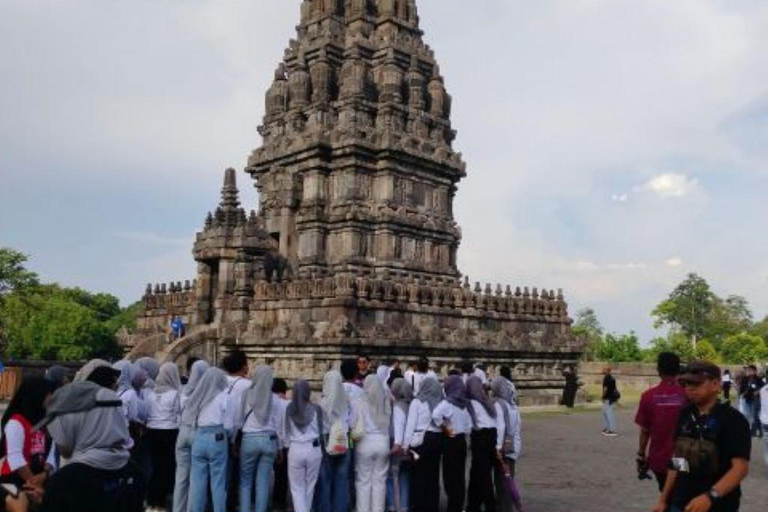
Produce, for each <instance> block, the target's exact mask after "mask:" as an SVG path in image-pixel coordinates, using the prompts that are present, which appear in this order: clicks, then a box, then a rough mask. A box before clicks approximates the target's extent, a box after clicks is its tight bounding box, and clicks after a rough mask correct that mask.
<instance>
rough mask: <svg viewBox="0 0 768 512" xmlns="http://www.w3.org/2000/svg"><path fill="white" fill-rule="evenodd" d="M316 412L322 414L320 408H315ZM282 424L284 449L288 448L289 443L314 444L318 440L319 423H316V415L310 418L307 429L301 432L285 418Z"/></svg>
mask: <svg viewBox="0 0 768 512" xmlns="http://www.w3.org/2000/svg"><path fill="white" fill-rule="evenodd" d="M317 412H318V413H320V414H322V411H321V410H320V408H319V407H318V408H317ZM283 423H284V425H285V426H284V429H283V431H284V434H283V442H284V443H285V447H286V448H288V447H289V446H290V444H291V443H314V442H315V441H318V440H319V439H320V430H319V422H318V421H317V415H315V417H314V418H312V421H310V422H309V425H307V428H306V429H304V432H302V431H301V430H300V429H299V427H297V426H296V424H295V423H294V422H293V421H291V419H290V418H288V417H287V416H286V418H285V421H284V422H283Z"/></svg>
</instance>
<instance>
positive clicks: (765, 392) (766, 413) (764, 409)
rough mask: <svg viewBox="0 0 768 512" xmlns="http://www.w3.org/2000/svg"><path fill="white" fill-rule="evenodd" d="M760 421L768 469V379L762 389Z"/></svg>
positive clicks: (765, 461) (764, 456) (766, 467)
mask: <svg viewBox="0 0 768 512" xmlns="http://www.w3.org/2000/svg"><path fill="white" fill-rule="evenodd" d="M759 396H760V423H762V424H763V462H764V463H765V469H766V471H768V381H766V383H765V384H764V385H763V387H762V389H760V393H759Z"/></svg>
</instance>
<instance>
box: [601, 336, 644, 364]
mask: <svg viewBox="0 0 768 512" xmlns="http://www.w3.org/2000/svg"><path fill="white" fill-rule="evenodd" d="M595 356H596V358H597V360H598V361H607V362H612V363H623V362H636V361H642V360H643V352H642V350H641V349H640V342H639V340H638V338H637V335H636V334H635V333H634V332H631V333H629V334H622V335H617V334H606V335H605V336H604V337H603V338H602V340H601V341H600V342H599V343H598V344H597V345H596V347H595Z"/></svg>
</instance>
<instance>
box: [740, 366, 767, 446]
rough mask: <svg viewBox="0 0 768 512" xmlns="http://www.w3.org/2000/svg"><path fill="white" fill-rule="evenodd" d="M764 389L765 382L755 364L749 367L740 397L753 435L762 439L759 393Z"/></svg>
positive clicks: (743, 380)
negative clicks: (758, 373)
mask: <svg viewBox="0 0 768 512" xmlns="http://www.w3.org/2000/svg"><path fill="white" fill-rule="evenodd" d="M762 387H763V380H762V379H761V378H760V377H759V376H758V375H757V367H756V366H755V365H753V364H751V365H749V366H747V371H746V375H745V377H744V378H743V379H742V380H741V385H740V387H739V395H740V396H741V399H742V401H743V404H744V407H743V410H742V412H743V414H744V417H745V418H747V421H748V422H749V427H750V431H751V433H752V435H754V436H755V437H762V435H763V426H762V424H761V423H760V418H759V416H760V400H759V398H758V393H759V392H760V388H762Z"/></svg>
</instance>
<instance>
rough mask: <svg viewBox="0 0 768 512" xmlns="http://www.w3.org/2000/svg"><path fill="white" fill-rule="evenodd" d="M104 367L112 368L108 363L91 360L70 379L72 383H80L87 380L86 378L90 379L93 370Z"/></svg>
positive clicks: (101, 360)
mask: <svg viewBox="0 0 768 512" xmlns="http://www.w3.org/2000/svg"><path fill="white" fill-rule="evenodd" d="M105 366H109V367H112V365H111V364H110V363H108V362H107V361H105V360H103V359H91V360H90V361H88V362H87V363H85V364H84V365H83V367H82V368H80V369H79V370H78V371H77V373H75V378H74V379H72V382H82V381H84V380H88V377H90V375H91V373H93V370H95V369H96V368H101V367H105Z"/></svg>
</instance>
